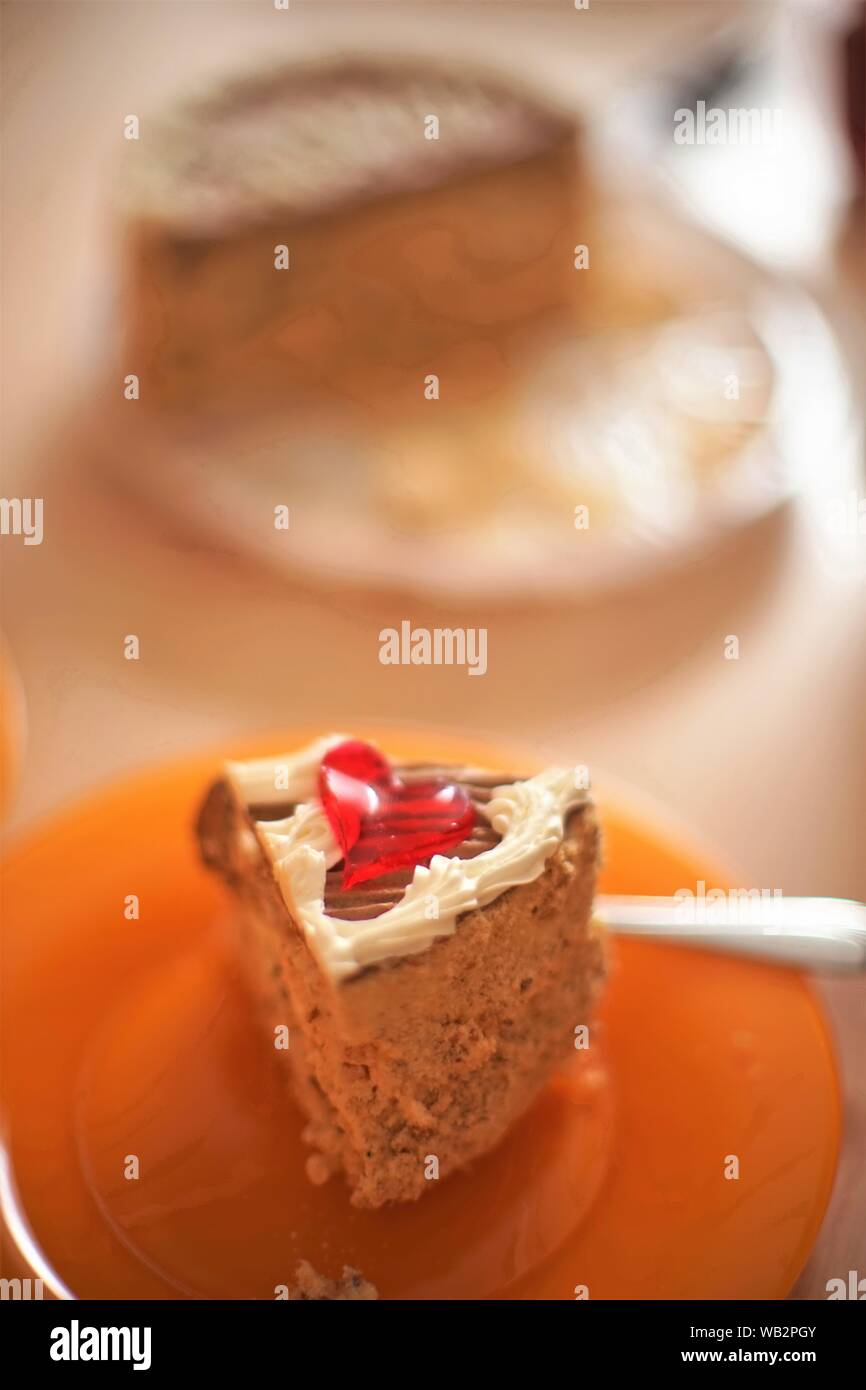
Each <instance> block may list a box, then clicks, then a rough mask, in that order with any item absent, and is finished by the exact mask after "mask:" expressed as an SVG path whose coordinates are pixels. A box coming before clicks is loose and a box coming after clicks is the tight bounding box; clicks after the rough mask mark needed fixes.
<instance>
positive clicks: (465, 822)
mask: <svg viewBox="0 0 866 1390" xmlns="http://www.w3.org/2000/svg"><path fill="white" fill-rule="evenodd" d="M319 795H320V797H321V799H322V805H323V806H324V808H325V814H326V816H327V817H328V821H329V823H330V826H331V829H332V830H333V832H334V835H335V836H336V839H337V843H338V845H339V846H340V849H341V850H342V851H343V860H344V868H343V888H344V889H346V888H353V887H354V886H355V885H356V884H358V883H366V882H367V880H368V879H371V878H380V877H381V875H382V874H390V873H393V871H394V870H395V869H404V868H407V867H414V866H415V865H416V864H429V863H430V860H431V859H432V858H433V856H434V854H445V853H447V852H448V850H451V849H455V848H456V847H457V845H459V844H462V842H463V841H464V840H465V839H466V838H467V836H468V835H469V834H470V832H471V830H472V827H473V825H474V824H475V808H474V806H473V805H472V802H471V801H470V799H469V797H468V795H467V793H466V792H465V791H464V790H463V788H462V787H461V786H458V784H457V783H456V782H447V781H444V780H443V779H433V780H429V781H426V782H403V781H401V779H400V778H399V777H398V776H397V775H396V774H395V773H394V772H393V770H392V768H391V765H390V763H389V762H388V760H387V759H386V758H383V757H382V754H381V753H380V752H378V750H377V749H375V748H371V747H370V745H369V743H362V742H361V741H360V740H359V739H348V740H347V741H346V742H345V743H338V744H336V745H335V747H333V748H331V749H330V750H329V751H328V752H327V753H326V754H325V756H324V758H323V759H322V762H321V766H320V768H319Z"/></svg>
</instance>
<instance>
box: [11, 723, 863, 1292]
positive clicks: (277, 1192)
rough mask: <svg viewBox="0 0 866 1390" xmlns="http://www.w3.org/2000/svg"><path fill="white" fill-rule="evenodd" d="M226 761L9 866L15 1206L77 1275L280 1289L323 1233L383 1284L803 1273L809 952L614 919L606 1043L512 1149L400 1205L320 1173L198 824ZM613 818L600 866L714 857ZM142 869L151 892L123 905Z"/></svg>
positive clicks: (208, 760)
mask: <svg viewBox="0 0 866 1390" xmlns="http://www.w3.org/2000/svg"><path fill="white" fill-rule="evenodd" d="M311 732H312V731H308V730H301V731H297V730H296V731H294V732H293V733H291V732H290V733H285V732H284V733H283V734H282V735H281V736H280V737H279V739H278V740H276V741H275V740H274V739H273V738H271V739H269V740H268V741H267V742H266V743H265V742H262V741H258V742H257V744H256V745H255V746H253V747H246V748H244V749H242V750H240V755H242V756H243V755H247V754H255V753H259V754H261V753H264V752H267V751H268V750H269V749H271V748H274V747H278V746H282V747H292V746H296V745H297V744H299V743H301V742H303V741H304V740H305V739H306V738H307V737H308V736H310V735H311ZM376 737H378V739H379V741H380V742H381V743H382V744H383V745H384V746H386V747H387V748H389V749H390V750H391V751H392V752H393V753H395V754H397V755H402V756H404V757H419V758H437V759H439V758H441V759H446V760H447V759H448V758H454V759H465V760H467V761H470V762H487V763H488V764H490V765H493V766H497V765H498V766H509V765H512V766H513V765H514V760H513V755H512V757H511V758H505V759H503V757H502V754H501V751H500V752H499V753H498V754H497V753H496V752H495V751H491V750H490V749H486V748H479V747H478V745H477V743H473V744H472V745H469V744H468V743H467V742H466V741H460V740H455V739H443V738H441V737H439V736H437V735H421V734H415V735H413V734H407V733H405V732H402V733H391V734H388V735H383V734H382V733H381V732H380V733H378V734H377V735H376ZM234 753H235V755H236V756H237V755H238V750H234ZM218 761H219V759H218V758H217V757H214V756H211V757H199V758H197V759H196V760H194V761H191V762H188V763H185V764H183V765H182V766H179V767H172V768H169V769H167V770H160V771H158V772H154V773H151V774H148V775H144V776H141V777H139V778H137V779H135V780H132V781H129V782H126V783H124V784H122V785H120V786H117V787H114V788H112V789H110V790H108V791H105V792H102V793H100V794H98V795H95V796H93V797H92V798H91V799H89V800H87V801H86V802H84V803H82V804H80V805H78V806H76V807H75V808H74V810H73V811H71V812H67V813H66V814H65V815H62V816H60V817H58V818H56V819H55V820H54V821H53V822H51V823H50V824H48V825H46V826H45V827H44V828H43V829H42V830H41V833H40V834H39V835H38V836H31V837H30V838H28V839H27V840H26V841H25V842H24V843H22V844H20V845H19V846H18V848H17V849H16V851H15V853H14V854H13V855H12V856H11V858H10V860H9V862H8V863H7V865H6V868H5V872H4V907H5V952H4V954H5V971H4V1001H3V1002H4V1010H3V1016H4V1058H5V1062H4V1079H5V1095H4V1116H5V1121H6V1129H7V1139H8V1145H9V1149H10V1153H11V1161H12V1170H13V1174H14V1178H15V1181H16V1182H17V1188H18V1203H17V1207H16V1208H15V1210H14V1211H13V1210H11V1208H12V1206H13V1201H12V1198H11V1196H10V1194H9V1193H8V1192H7V1193H6V1202H7V1217H9V1218H10V1224H11V1226H12V1227H13V1228H15V1227H16V1226H17V1225H18V1224H19V1223H20V1218H21V1216H22V1215H23V1217H24V1219H25V1221H26V1222H28V1223H29V1227H30V1231H31V1234H32V1235H33V1236H35V1241H36V1244H37V1245H38V1246H39V1247H40V1248H41V1249H40V1251H39V1252H37V1253H39V1254H41V1256H42V1257H43V1258H44V1260H45V1261H47V1263H48V1265H49V1266H50V1267H51V1268H53V1270H54V1271H56V1273H57V1274H58V1275H59V1276H60V1278H61V1279H62V1280H63V1281H65V1284H66V1286H67V1288H68V1289H71V1290H72V1291H73V1292H74V1293H75V1294H76V1295H78V1296H84V1297H87V1296H90V1297H106V1296H108V1297H114V1298H149V1297H157V1298H173V1297H184V1296H193V1297H235V1298H274V1297H275V1292H276V1291H277V1289H278V1287H279V1286H281V1285H287V1284H289V1283H291V1281H292V1277H293V1274H294V1270H295V1268H296V1266H297V1262H298V1260H299V1259H301V1258H305V1259H308V1260H310V1261H311V1263H312V1264H313V1265H314V1266H315V1268H316V1269H318V1270H320V1271H321V1272H322V1273H326V1274H330V1275H337V1274H339V1272H340V1270H341V1268H342V1266H343V1265H344V1264H350V1265H353V1266H354V1267H356V1268H359V1269H360V1270H362V1272H363V1273H364V1274H365V1275H366V1276H367V1277H368V1278H370V1279H371V1280H372V1281H373V1282H374V1283H375V1284H376V1285H377V1287H378V1289H379V1291H380V1294H381V1295H382V1296H383V1297H391V1298H399V1297H408V1298H474V1297H490V1296H503V1295H504V1296H508V1297H518V1298H530V1299H531V1298H546V1297H551V1298H574V1297H575V1291H576V1290H577V1289H578V1288H580V1289H585V1290H586V1292H587V1293H588V1296H589V1297H592V1298H699V1299H702V1298H778V1297H782V1296H784V1295H785V1294H786V1293H787V1292H788V1291H789V1290H790V1288H791V1286H792V1284H793V1283H794V1281H795V1279H796V1277H797V1275H798V1273H799V1271H800V1269H801V1267H802V1265H803V1263H804V1261H805V1259H806V1256H807V1254H808V1251H809V1248H810V1246H811V1244H812V1241H813V1240H814V1237H815V1234H816V1232H817V1230H818V1227H819V1225H820V1222H821V1219H822V1216H823V1213H824V1209H825V1206H826V1203H827V1200H828V1197H829V1193H830V1188H831V1185H832V1180H833V1172H834V1167H835V1162H836V1154H837V1147H838V1137H839V1098H838V1087H837V1078H836V1072H835V1066H834V1060H833V1055H832V1049H831V1045H830V1042H829V1039H828V1034H827V1028H826V1025H825V1021H824V1018H823V1016H822V1014H821V1011H820V1009H819V1007H818V1005H817V1003H816V1001H815V999H814V997H813V995H812V993H811V991H810V989H809V987H808V985H807V984H806V983H805V981H804V980H803V979H802V977H801V976H800V975H798V974H797V973H796V972H794V971H790V970H784V969H778V968H771V967H768V966H767V967H765V966H761V965H756V964H751V963H749V962H747V961H739V960H735V959H733V958H730V959H729V958H726V957H723V956H717V955H711V954H707V953H703V952H700V951H688V950H681V949H674V948H669V947H665V946H658V945H648V944H643V943H641V944H638V943H634V942H629V941H622V942H617V943H616V945H615V949H614V950H613V953H612V955H613V960H612V975H611V979H610V983H609V986H608V989H607V992H606V995H605V998H604V1003H603V1007H602V1009H601V1012H600V1017H599V1020H598V1022H597V1023H596V1024H595V1025H594V1026H593V1031H592V1035H591V1045H590V1048H589V1051H588V1052H586V1053H577V1054H576V1056H575V1065H574V1066H572V1067H571V1068H568V1069H566V1071H565V1072H563V1074H562V1076H560V1077H558V1078H557V1079H556V1080H555V1081H554V1082H553V1083H552V1084H551V1086H550V1087H549V1088H548V1089H547V1091H546V1092H545V1094H544V1095H543V1096H542V1097H541V1098H540V1100H539V1101H538V1103H537V1104H536V1106H535V1107H534V1108H533V1110H532V1111H531V1112H530V1113H529V1115H527V1116H526V1117H525V1118H524V1119H523V1120H522V1121H521V1123H520V1124H519V1125H518V1126H517V1127H516V1128H515V1130H513V1131H512V1133H511V1135H510V1136H509V1137H508V1139H507V1140H506V1141H505V1143H503V1144H502V1145H501V1146H500V1148H499V1149H498V1150H497V1151H496V1152H495V1153H494V1154H491V1155H489V1156H488V1157H487V1158H485V1159H484V1160H483V1161H481V1162H479V1163H478V1164H476V1165H475V1166H474V1167H473V1168H472V1169H471V1170H470V1171H469V1172H468V1173H465V1174H461V1175H460V1176H458V1177H456V1178H453V1179H451V1180H449V1181H444V1182H443V1183H442V1185H441V1187H438V1188H437V1189H436V1190H435V1191H433V1192H431V1193H430V1194H429V1195H428V1196H426V1197H425V1198H424V1199H423V1200H422V1201H421V1202H419V1203H416V1204H413V1205H411V1206H408V1207H398V1208H394V1209H391V1210H387V1211H383V1212H379V1213H367V1212H359V1211H356V1210H355V1209H354V1208H352V1207H351V1206H350V1205H349V1203H348V1200H347V1193H346V1189H345V1188H344V1186H343V1184H342V1182H341V1181H340V1180H339V1179H337V1180H333V1181H332V1182H330V1183H329V1184H327V1185H326V1186H325V1187H322V1188H314V1187H312V1186H311V1185H310V1184H309V1183H308V1182H307V1181H306V1179H305V1177H304V1174H303V1160H304V1149H303V1146H302V1144H301V1141H300V1133H299V1131H300V1127H301V1122H300V1120H299V1118H298V1116H297V1114H296V1112H295V1111H294V1110H293V1108H292V1106H291V1105H290V1104H289V1103H288V1102H287V1101H286V1099H285V1093H284V1088H283V1084H282V1078H281V1076H280V1074H279V1070H280V1060H279V1058H280V1054H279V1053H275V1051H274V1048H273V1047H272V1046H271V1040H270V1038H269V1037H267V1036H266V1035H264V1034H263V1033H262V1032H261V1031H260V1029H259V1027H258V1025H257V1023H256V1022H255V1020H254V1018H253V1016H252V1010H251V1008H250V1006H249V1002H248V1001H247V999H246V997H245V996H244V993H243V990H242V989H241V987H240V985H239V983H238V980H237V974H236V969H235V962H234V961H233V959H232V956H231V952H230V951H228V952H227V951H226V948H225V940H226V937H225V934H224V933H223V932H222V931H220V930H217V929H215V927H214V922H215V918H216V917H218V916H219V915H220V912H221V905H222V903H223V895H222V893H221V891H220V889H219V887H218V885H217V884H216V883H214V882H213V881H212V880H211V878H210V877H209V876H208V875H206V874H205V873H204V871H203V870H202V869H201V868H200V867H199V865H198V863H197V860H196V856H195V853H194V848H193V844H192V838H191V822H192V818H193V815H194V810H195V806H196V803H197V801H198V799H199V797H200V795H201V793H202V791H203V789H204V787H205V785H206V783H207V781H208V779H209V777H210V776H212V775H213V772H214V770H215V768H216V767H217V765H218ZM603 819H604V823H605V832H606V859H607V868H606V870H605V872H604V876H603V885H602V886H603V888H604V889H605V890H606V891H609V892H636V893H670V892H673V891H675V890H676V889H677V888H680V887H685V886H687V885H692V884H695V883H696V881H697V880H698V879H704V880H706V881H707V882H709V883H714V884H715V885H718V884H719V879H718V877H717V876H716V875H714V874H713V871H712V868H711V867H709V866H708V865H707V864H705V863H702V862H700V859H699V858H697V857H695V856H694V855H691V854H689V853H685V852H683V851H681V850H679V849H676V848H674V847H673V846H672V845H671V844H669V843H668V841H667V840H666V839H665V838H664V837H662V836H661V835H660V834H659V832H658V831H656V830H652V829H648V828H647V827H646V826H645V825H642V824H640V823H639V822H638V821H637V820H635V819H634V818H633V817H631V816H628V815H625V814H623V813H622V812H620V811H619V810H616V809H614V808H613V807H611V806H610V805H607V804H604V805H603ZM132 894H135V895H137V897H138V899H139V903H140V916H139V918H138V920H135V919H132V920H129V919H127V917H126V916H125V915H124V907H125V903H126V901H127V899H128V897H129V895H132ZM731 1156H735V1157H736V1159H737V1160H738V1162H739V1178H738V1179H736V1180H733V1179H731V1178H728V1177H726V1176H725V1170H726V1165H729V1164H730V1160H731ZM133 1158H134V1159H135V1160H137V1164H138V1176H137V1177H135V1176H133V1174H134V1173H135V1165H134V1164H133V1163H132V1162H130V1160H131V1159H133ZM18 1235H19V1242H20V1231H19V1233H18ZM10 1248H11V1247H10V1246H9V1244H8V1232H7V1250H9V1249H10ZM31 1257H32V1259H33V1261H34V1263H35V1265H36V1266H37V1267H38V1268H39V1269H41V1268H42V1267H41V1266H39V1261H38V1259H36V1258H35V1257H34V1256H33V1255H32V1252H31Z"/></svg>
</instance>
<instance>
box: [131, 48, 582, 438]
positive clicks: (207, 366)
mask: <svg viewBox="0 0 866 1390" xmlns="http://www.w3.org/2000/svg"><path fill="white" fill-rule="evenodd" d="M146 137H147V138H146V139H145V138H143V139H142V141H141V145H140V148H139V147H136V149H135V152H134V153H135V158H134V159H131V158H127V159H126V160H125V167H124V171H123V178H122V181H121V189H120V198H121V202H122V206H123V212H124V221H125V239H126V246H127V252H128V258H127V266H128V273H127V276H126V283H125V319H126V323H127V333H126V339H125V342H124V345H123V362H124V364H125V367H124V370H125V371H134V372H136V373H138V374H139V376H140V377H141V378H142V382H143V383H144V384H145V387H146V389H143V391H142V396H141V406H142V409H143V410H144V411H145V412H150V411H152V410H157V411H159V410H162V411H166V412H174V413H180V414H182V415H184V414H191V415H193V416H196V415H197V416H199V417H203V418H204V419H208V418H211V419H217V418H218V419H219V420H221V421H225V420H226V419H227V418H230V417H232V416H233V415H236V414H237V413H238V412H240V413H244V412H250V411H252V412H254V413H255V414H260V413H262V412H276V413H280V414H286V413H287V412H288V414H289V415H290V416H291V418H292V419H293V420H295V421H297V420H298V418H299V415H304V414H306V413H308V412H311V413H313V414H314V415H316V416H318V414H319V413H321V412H323V411H324V412H326V413H327V416H328V418H329V419H330V418H331V415H332V413H333V412H334V410H335V409H336V410H338V411H344V410H345V411H348V412H350V413H351V414H352V416H353V418H354V416H355V414H356V413H357V412H361V413H362V415H363V417H364V420H365V422H366V423H370V421H371V420H373V421H385V420H399V419H407V420H410V421H411V420H412V419H415V418H418V419H424V420H425V422H429V421H430V415H431V409H430V399H431V397H430V394H429V389H428V394H427V396H425V389H427V386H426V383H427V378H428V376H429V375H430V374H433V375H435V376H436V377H437V378H438V380H439V382H440V383H441V395H440V396H439V398H438V399H437V404H436V408H435V409H436V413H437V415H449V414H453V412H454V411H455V410H460V409H461V408H464V409H465V408H467V407H474V405H475V403H477V402H479V401H480V400H482V399H484V398H487V397H490V395H491V393H496V392H498V391H500V390H501V389H507V388H508V385H509V383H511V382H512V380H513V376H514V371H515V368H516V365H517V363H518V360H519V359H520V358H521V357H522V355H523V354H524V353H525V352H526V351H527V349H529V350H531V347H532V341H533V339H534V337H535V335H536V334H537V333H539V331H541V332H543V333H544V334H545V335H546V333H547V332H548V331H549V323H550V319H551V316H552V315H553V316H554V319H555V316H556V315H560V316H563V317H564V316H565V315H567V314H568V312H569V307H570V301H571V297H572V293H573V286H574V280H575V276H574V269H573V255H574V252H573V247H574V242H575V239H576V231H575V210H574V189H575V143H576V141H575V125H574V121H573V119H572V118H571V117H569V116H568V115H565V114H563V112H562V110H560V109H559V108H558V107H557V106H556V105H555V104H554V103H552V102H551V101H550V100H549V99H548V98H547V96H546V95H545V94H544V93H539V92H537V91H533V90H532V89H531V88H529V89H527V88H526V87H524V85H523V84H522V82H521V81H520V80H519V79H515V78H514V77H513V76H512V75H510V74H507V73H501V72H496V71H492V72H488V71H485V70H484V69H483V68H481V69H479V68H477V67H475V66H473V65H471V64H467V63H465V62H463V61H462V60H454V61H452V62H450V63H448V64H444V63H442V62H437V61H435V60H428V59H425V58H423V57H417V58H411V59H409V58H407V59H405V60H402V61H401V60H400V59H399V58H391V59H377V58H376V57H375V56H370V57H357V58H339V59H335V60H330V61H323V62H317V63H311V64H307V65H303V64H297V65H295V66H288V67H281V68H278V69H276V70H274V71H272V72H268V73H263V74H255V75H253V76H251V77H249V78H247V79H246V80H240V81H237V82H234V83H230V84H227V85H226V86H224V87H223V88H221V89H219V90H217V91H215V92H214V93H213V94H212V95H210V96H206V97H205V98H204V99H202V100H200V101H197V102H194V103H190V104H189V105H188V106H186V107H185V108H183V109H179V110H177V111H175V112H174V113H171V114H168V115H166V116H165V117H164V118H162V119H160V120H154V121H152V122H149V123H148V125H147V132H146Z"/></svg>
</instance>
